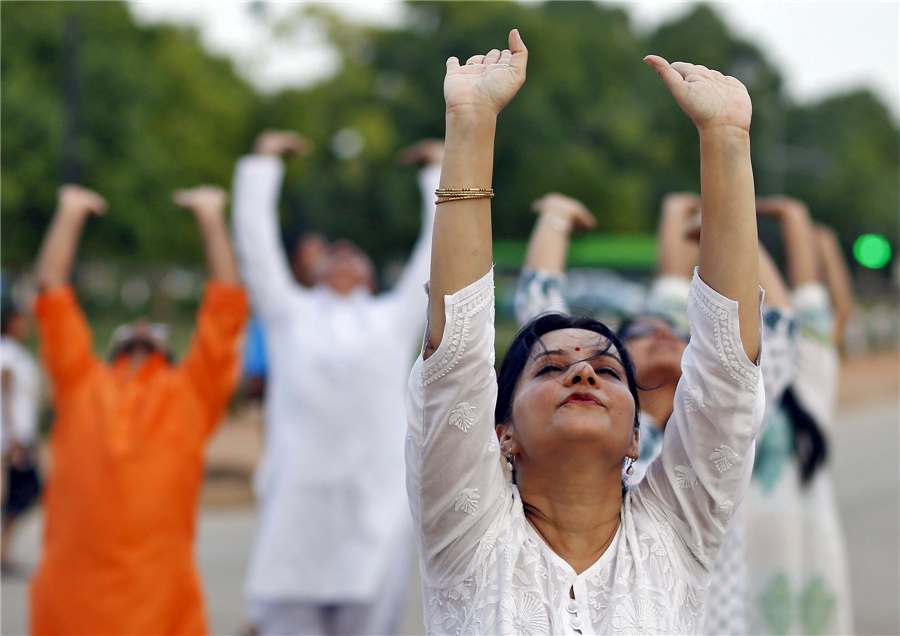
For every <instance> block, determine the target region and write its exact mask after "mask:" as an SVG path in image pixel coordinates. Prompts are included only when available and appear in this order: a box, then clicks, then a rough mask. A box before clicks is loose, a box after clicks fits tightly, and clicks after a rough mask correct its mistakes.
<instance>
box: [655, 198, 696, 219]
mask: <svg viewBox="0 0 900 636" xmlns="http://www.w3.org/2000/svg"><path fill="white" fill-rule="evenodd" d="M662 212H663V214H666V215H671V216H676V217H681V218H683V219H684V220H685V221H687V220H688V219H689V218H690V217H691V216H693V215H696V214H698V213H699V212H700V196H699V195H697V194H695V193H693V192H670V193H669V194H667V195H666V196H665V197H663V200H662Z"/></svg>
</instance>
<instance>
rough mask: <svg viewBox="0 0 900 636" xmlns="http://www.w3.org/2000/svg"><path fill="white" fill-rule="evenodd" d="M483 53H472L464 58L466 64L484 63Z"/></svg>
mask: <svg viewBox="0 0 900 636" xmlns="http://www.w3.org/2000/svg"><path fill="white" fill-rule="evenodd" d="M484 58H485V56H484V55H473V56H472V57H470V58H469V59H468V60H466V66H469V65H471V64H484Z"/></svg>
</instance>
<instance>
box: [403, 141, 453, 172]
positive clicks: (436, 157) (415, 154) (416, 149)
mask: <svg viewBox="0 0 900 636" xmlns="http://www.w3.org/2000/svg"><path fill="white" fill-rule="evenodd" d="M443 160H444V140H443V139H421V140H419V141H417V142H416V143H414V144H413V145H412V146H409V147H408V148H404V149H403V150H401V151H400V154H399V155H398V156H397V161H399V162H400V163H402V164H404V165H415V166H425V165H431V164H438V163H441V162H442V161H443Z"/></svg>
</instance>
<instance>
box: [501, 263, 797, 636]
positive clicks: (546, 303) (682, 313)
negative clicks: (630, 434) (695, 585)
mask: <svg viewBox="0 0 900 636" xmlns="http://www.w3.org/2000/svg"><path fill="white" fill-rule="evenodd" d="M566 279H567V277H566V276H565V274H551V273H549V272H544V271H538V270H532V269H528V268H526V269H524V270H523V271H522V276H521V278H520V282H519V286H518V288H517V290H516V302H515V304H516V316H517V318H518V319H519V322H520V323H524V322H526V321H528V320H530V319H531V318H533V317H535V316H536V315H538V314H540V313H543V312H545V311H561V312H563V313H568V312H569V307H568V303H567V301H566V300H565V298H564V296H565V291H564V290H565V287H566ZM690 291H691V279H690V278H686V277H682V276H675V275H665V276H657V277H656V278H655V279H654V280H653V283H652V284H651V285H650V289H649V290H648V292H647V296H646V297H645V299H644V311H645V312H647V313H649V314H651V315H658V316H663V317H665V318H666V319H668V320H670V321H671V322H672V324H674V325H677V326H679V327H681V328H683V329H689V322H688V312H687V304H688V297H689V296H690ZM790 325H791V321H790V318H789V316H785V315H784V312H783V311H782V310H780V309H776V308H773V307H769V308H766V307H765V306H764V308H763V333H762V350H763V351H764V352H765V355H763V356H762V357H761V360H760V371H761V373H762V376H763V384H764V386H765V389H766V411H765V412H766V416H768V414H769V413H770V412H771V411H772V406H773V404H777V403H778V401H780V399H781V395H782V394H783V393H784V390H785V388H786V387H787V384H788V382H789V380H790V379H791V378H792V377H793V376H792V375H791V374H790V373H789V372H786V369H790V368H792V367H793V359H792V358H793V355H794V351H793V348H792V346H791V345H790V341H791V338H792V331H791V329H790ZM686 399H687V400H688V408H702V407H703V406H704V402H703V399H704V396H703V393H702V392H699V393H697V392H695V391H694V390H693V389H691V388H689V389H688V391H687V394H686ZM763 422H764V424H763V426H765V422H766V417H764V419H763ZM662 445H663V427H662V426H661V425H660V424H659V422H657V421H655V420H654V419H653V418H651V417H650V416H649V415H647V414H646V413H641V436H640V459H638V461H637V462H635V463H634V473H633V474H632V475H630V476H628V477H626V483H627V485H628V486H634V485H635V484H637V483H639V482H640V481H641V479H643V478H644V474H645V473H646V471H647V467H648V466H649V465H650V463H651V462H652V461H653V460H655V459H656V458H657V457H658V456H659V454H660V452H661V451H662ZM751 488H752V485H751ZM744 517H745V512H744V508H741V509H740V510H738V512H737V513H736V515H735V518H734V521H733V522H732V523H731V525H730V526H729V529H728V533H727V534H726V535H725V539H724V541H723V542H722V546H721V548H720V549H719V554H718V556H717V557H716V562H715V565H714V566H713V570H712V573H711V575H710V582H709V587H708V595H707V605H706V621H705V624H704V626H703V630H702V631H703V633H704V634H705V635H706V636H719V635H723V636H725V635H728V636H730V635H733V634H745V633H747V629H748V621H747V611H746V605H747V578H748V574H747V565H746V561H745V558H744Z"/></svg>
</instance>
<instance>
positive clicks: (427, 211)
mask: <svg viewBox="0 0 900 636" xmlns="http://www.w3.org/2000/svg"><path fill="white" fill-rule="evenodd" d="M443 157H444V142H443V140H441V139H423V140H421V141H419V142H417V143H415V144H413V145H412V146H410V147H409V148H405V149H404V150H403V151H402V152H401V153H400V156H399V157H398V161H399V162H400V163H402V164H405V165H417V166H420V167H421V170H420V171H419V174H418V179H417V180H418V182H419V190H420V192H421V195H422V205H421V208H422V225H421V229H420V231H419V238H418V240H417V241H416V244H415V246H414V247H413V251H412V253H411V254H410V257H409V260H408V261H407V263H406V267H404V268H403V274H402V275H401V276H400V279H399V280H398V281H397V284H396V285H394V288H393V289H392V290H391V291H390V292H389V295H388V297H389V298H391V302H394V303H395V307H396V310H397V315H398V316H399V318H398V320H401V321H402V323H403V324H405V325H407V327H406V328H408V329H409V331H410V333H411V334H412V333H416V334H417V335H418V334H420V333H421V331H422V326H423V324H424V321H423V316H424V311H425V307H426V304H427V297H426V296H425V292H424V289H423V288H424V285H425V283H427V282H428V270H429V267H430V266H431V235H432V234H433V232H434V213H435V205H434V190H435V188H437V187H438V185H440V181H441V162H442V161H443ZM407 318H410V319H411V320H407Z"/></svg>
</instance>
